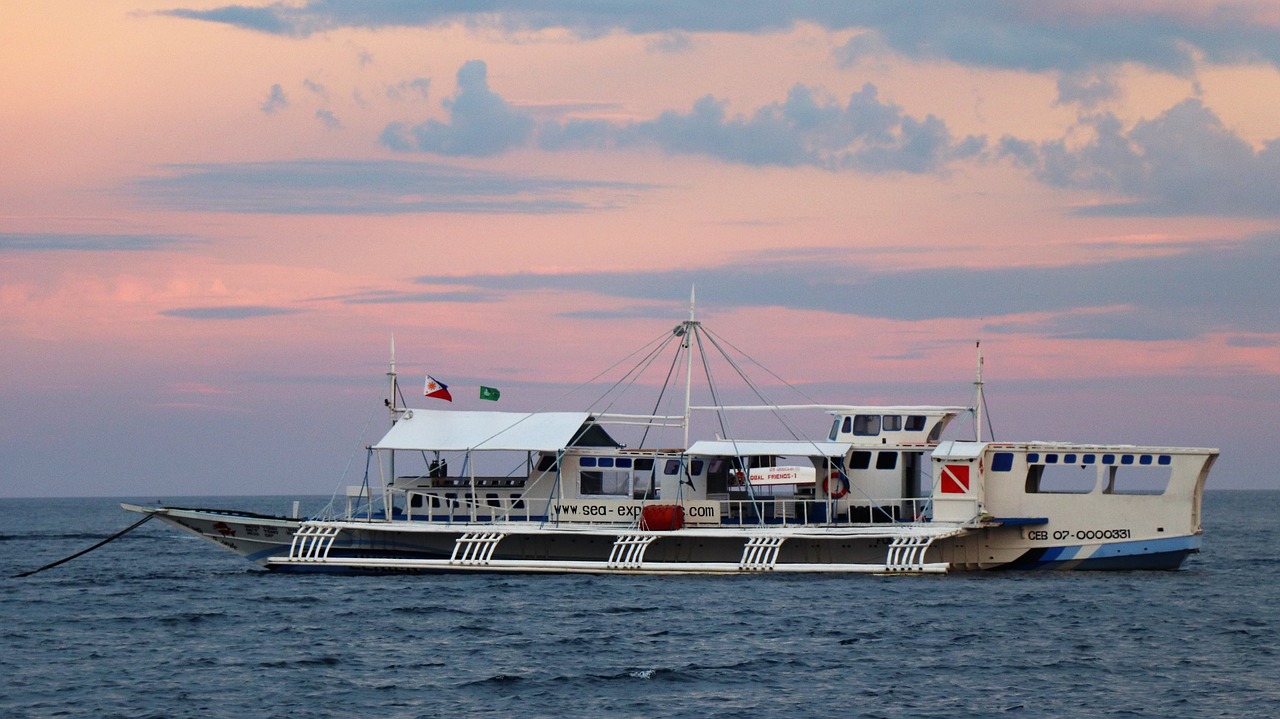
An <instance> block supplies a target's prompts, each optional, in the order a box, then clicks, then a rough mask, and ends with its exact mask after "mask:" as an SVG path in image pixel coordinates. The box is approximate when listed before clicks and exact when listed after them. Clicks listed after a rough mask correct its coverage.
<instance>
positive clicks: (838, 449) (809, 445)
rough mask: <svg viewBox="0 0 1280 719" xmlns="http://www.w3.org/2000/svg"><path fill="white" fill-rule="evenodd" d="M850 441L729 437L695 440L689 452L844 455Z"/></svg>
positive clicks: (793, 455)
mask: <svg viewBox="0 0 1280 719" xmlns="http://www.w3.org/2000/svg"><path fill="white" fill-rule="evenodd" d="M852 446H853V445H852V444H850V443H849V442H802V441H799V440H794V441H766V440H744V441H736V442H735V441H733V440H728V439H716V440H705V439H704V440H701V441H698V442H694V443H693V446H692V447H690V448H689V454H695V455H704V456H721V457H763V456H776V457H843V456H844V455H845V453H846V452H848V451H849V448H850V447H852Z"/></svg>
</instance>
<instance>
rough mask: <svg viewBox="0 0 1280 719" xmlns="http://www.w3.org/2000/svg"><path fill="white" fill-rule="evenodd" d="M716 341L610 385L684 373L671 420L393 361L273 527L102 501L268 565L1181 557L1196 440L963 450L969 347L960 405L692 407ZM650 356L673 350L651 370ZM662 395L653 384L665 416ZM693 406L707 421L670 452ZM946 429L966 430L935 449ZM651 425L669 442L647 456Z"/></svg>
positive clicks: (737, 564) (687, 345) (676, 567)
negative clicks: (456, 404) (452, 403)
mask: <svg viewBox="0 0 1280 719" xmlns="http://www.w3.org/2000/svg"><path fill="white" fill-rule="evenodd" d="M725 345H727V343H726V342H724V341H722V340H721V339H719V338H718V336H717V335H715V334H713V333H711V332H710V331H709V330H708V329H707V328H705V327H704V326H703V324H702V323H701V322H700V321H698V320H696V319H695V318H694V313H693V310H692V303H691V308H690V313H689V319H688V320H686V321H683V322H681V323H680V324H679V325H677V326H676V327H675V328H674V329H672V330H670V331H669V332H664V334H663V337H662V338H660V341H659V342H658V344H657V347H658V348H657V349H647V350H646V352H645V353H642V355H643V356H642V359H641V362H640V363H639V364H638V365H637V366H636V367H635V368H633V369H631V370H628V371H627V373H626V374H624V375H623V377H622V378H621V379H618V380H617V381H616V382H615V383H614V384H613V385H612V387H611V390H612V389H616V388H619V387H623V386H630V385H632V384H636V383H637V380H636V378H637V377H638V376H639V372H640V371H641V369H643V368H649V367H652V366H659V367H664V366H665V367H667V372H666V374H667V377H668V378H670V377H672V376H675V377H678V376H679V375H680V374H681V370H683V374H684V375H685V377H684V401H683V407H682V409H683V411H682V412H679V411H677V412H671V413H667V414H660V413H658V412H657V411H656V410H655V411H654V412H652V413H644V412H619V411H614V409H615V407H616V406H618V405H617V404H616V399H609V400H607V401H606V402H605V403H604V404H598V403H597V404H596V405H593V406H591V407H589V408H588V409H586V410H582V411H539V412H511V411H474V410H453V409H428V408H422V407H418V408H410V407H407V406H405V404H404V403H403V400H402V397H403V395H402V394H401V391H400V388H399V384H398V380H397V374H396V370H395V360H394V349H393V351H392V361H391V369H390V372H388V377H389V380H390V381H389V389H390V397H389V398H386V399H384V404H385V405H386V407H387V409H388V410H389V414H390V419H391V425H390V428H389V430H388V431H387V432H386V434H385V435H383V436H382V437H381V438H380V439H379V440H377V441H376V442H374V443H372V444H370V445H368V446H367V447H366V451H367V458H368V461H367V462H366V466H367V469H366V472H365V475H364V479H363V481H362V482H361V484H359V485H352V486H348V487H346V490H345V493H344V494H345V506H342V507H336V506H333V505H331V507H330V508H329V510H328V511H327V512H325V513H322V514H321V515H319V516H316V517H309V518H302V517H299V516H297V515H298V512H297V506H298V505H297V503H295V504H294V507H295V509H294V512H293V515H294V516H266V515H262V514H255V513H249V512H238V511H234V510H223V509H202V508H183V507H177V506H166V505H156V506H140V505H134V504H123V505H122V507H123V508H124V509H126V510H129V511H132V512H138V513H141V514H144V515H149V516H151V517H153V518H157V519H160V520H162V521H164V522H166V523H168V524H170V525H172V526H173V527H176V528H178V529H181V530H184V531H186V532H189V533H191V534H194V535H196V536H198V537H200V538H202V539H205V540H207V541H209V542H212V543H214V544H218V545H220V546H222V547H225V548H226V549H229V550H231V551H233V552H235V553H237V554H239V555H241V556H243V557H244V558H246V559H248V560H250V561H252V562H255V563H257V564H258V565H260V566H262V567H265V568H266V569H268V570H273V571H278V572H333V573H399V572H415V573H439V572H521V573H599V574H768V573H788V572H801V573H872V574H933V573H946V572H958V571H976V570H999V569H1098V570H1125V569H1177V568H1179V567H1180V566H1181V565H1182V564H1183V563H1184V561H1185V559H1186V558H1187V557H1188V556H1189V555H1191V554H1194V553H1196V552H1198V551H1199V550H1200V546H1201V536H1202V527H1201V499H1202V495H1203V491H1204V486H1205V482H1206V480H1207V478H1208V474H1209V471H1210V468H1211V467H1212V465H1213V463H1214V461H1215V459H1216V458H1217V456H1218V450H1216V449H1207V448H1189V447H1166V446H1158V445H1153V446H1135V445H1128V444H1080V443H1067V442H1045V441H1034V442H1009V441H995V440H993V439H984V438H983V437H982V435H983V432H982V424H983V423H982V418H983V407H984V400H983V394H982V385H983V381H982V361H981V356H980V355H979V361H978V373H977V381H976V382H975V383H974V385H975V390H976V391H975V401H974V402H973V403H972V406H950V405H937V406H933V405H929V406H922V405H861V404H850V405H842V404H822V403H804V404H791V405H776V404H771V403H768V402H759V403H754V404H745V405H744V404H730V403H727V402H722V401H719V399H720V397H721V396H722V395H723V394H724V392H723V391H722V390H721V391H719V392H717V390H716V385H715V384H714V383H711V387H712V389H711V391H710V394H709V396H710V397H711V400H712V401H711V403H710V404H704V405H695V404H694V403H693V402H692V389H691V385H692V376H693V368H694V364H695V363H694V357H695V355H698V356H700V357H701V358H702V362H701V365H702V366H703V367H706V366H708V365H707V363H706V356H707V351H708V350H707V348H708V347H714V348H715V349H717V350H719V351H720V352H721V353H722V354H724V355H725V356H726V357H729V363H730V364H731V366H735V367H736V368H738V369H741V366H742V364H744V363H743V362H741V361H738V362H735V361H734V360H733V359H732V357H730V356H729V354H728V353H727V352H726V349H725ZM669 347H674V348H675V359H673V360H672V362H671V363H670V364H669V365H667V364H664V363H658V362H657V360H656V358H657V357H658V356H659V350H661V349H664V348H669ZM393 348H394V341H393ZM707 374H708V376H709V375H710V372H709V371H708V372H707ZM744 376H745V375H744ZM748 382H749V383H750V382H751V381H750V380H748ZM751 388H752V392H753V393H755V394H756V395H760V394H761V392H760V390H759V386H758V384H751ZM677 389H678V388H677ZM678 394H679V393H678V392H676V391H675V390H673V389H672V388H671V387H670V386H669V385H666V384H664V386H663V389H662V391H661V392H660V395H662V396H665V397H666V399H667V400H668V403H669V404H668V406H670V402H671V400H672V397H674V396H678ZM660 406H661V405H660V404H655V407H660ZM805 412H808V413H818V415H819V416H822V415H825V416H826V419H825V421H824V422H823V424H822V426H823V429H824V430H825V432H823V433H821V434H819V435H818V436H817V437H816V438H811V437H810V436H809V435H810V433H806V432H804V431H802V430H801V428H798V427H796V426H795V422H794V421H793V420H792V419H789V417H790V416H791V414H794V413H805ZM699 413H707V414H708V415H710V416H713V417H714V418H715V419H714V420H713V421H712V423H711V425H712V427H714V430H715V431H713V432H710V433H709V434H710V436H709V437H707V438H703V439H696V440H695V441H690V437H689V434H690V428H691V426H693V424H694V422H693V421H692V417H694V416H695V415H696V414H699ZM761 415H772V416H774V417H779V418H781V420H782V423H783V425H784V426H785V427H786V435H785V437H784V438H778V435H771V436H772V438H765V439H749V438H746V437H747V436H750V435H745V436H744V438H734V437H733V435H732V434H730V433H729V432H728V431H727V428H728V427H729V425H730V422H728V421H726V419H725V418H726V417H734V418H742V417H745V418H747V421H745V422H744V421H739V420H737V419H735V421H734V422H733V423H732V424H734V425H735V426H740V425H742V424H746V425H748V426H751V427H754V426H755V425H756V424H757V423H755V422H753V421H751V418H753V417H758V416H761ZM961 418H963V419H966V420H968V419H972V420H973V426H974V431H973V437H972V438H970V439H957V438H947V437H946V436H945V435H946V433H947V431H948V428H949V427H952V426H953V425H956V426H958V425H959V424H961V423H959V422H956V420H958V419H961ZM815 429H816V426H814V427H810V430H815ZM660 431H661V432H665V433H666V434H667V435H670V434H671V433H673V432H674V433H675V434H676V436H677V439H676V440H672V441H670V442H667V443H666V444H665V445H664V444H655V443H654V442H652V441H651V436H656V435H657V434H659V432H660ZM820 431H821V430H820ZM621 432H631V433H632V434H636V433H638V434H639V436H640V439H639V441H633V442H631V443H628V442H623V441H620V439H619V436H620V433H621Z"/></svg>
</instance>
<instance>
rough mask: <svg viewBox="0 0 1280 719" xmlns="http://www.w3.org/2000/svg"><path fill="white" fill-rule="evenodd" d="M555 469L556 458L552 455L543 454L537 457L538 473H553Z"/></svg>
mask: <svg viewBox="0 0 1280 719" xmlns="http://www.w3.org/2000/svg"><path fill="white" fill-rule="evenodd" d="M555 469H556V456H555V455H554V454H544V455H542V456H541V457H538V471H539V472H554V471H555Z"/></svg>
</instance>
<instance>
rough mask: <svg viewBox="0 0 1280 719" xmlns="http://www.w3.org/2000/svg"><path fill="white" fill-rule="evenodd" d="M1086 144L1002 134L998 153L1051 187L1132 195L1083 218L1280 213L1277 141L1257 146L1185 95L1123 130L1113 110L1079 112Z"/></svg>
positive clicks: (1090, 209)
mask: <svg viewBox="0 0 1280 719" xmlns="http://www.w3.org/2000/svg"><path fill="white" fill-rule="evenodd" d="M1081 125H1082V127H1083V128H1085V129H1087V130H1089V131H1090V132H1091V134H1092V135H1093V137H1092V139H1090V140H1089V141H1088V142H1087V143H1085V144H1083V145H1080V146H1069V145H1068V143H1067V142H1066V141H1065V140H1053V141H1048V142H1041V143H1034V142H1029V141H1024V140H1020V139H1017V138H1012V137H1006V138H1002V139H1001V141H1000V143H999V144H1000V151H1001V152H1002V153H1003V154H1004V155H1005V156H1007V157H1009V158H1011V159H1013V161H1014V162H1015V163H1016V164H1019V165H1021V166H1023V167H1026V168H1028V169H1030V170H1031V171H1032V172H1033V174H1034V175H1035V177H1036V178H1037V179H1039V180H1040V181H1042V182H1044V183H1046V184H1049V185H1052V186H1055V187H1068V188H1075V189H1084V190H1098V191H1102V192H1106V193H1109V194H1118V195H1121V196H1125V197H1129V198H1132V199H1131V200H1129V201H1126V202H1121V203H1110V204H1102V205H1096V206H1092V207H1088V208H1083V209H1081V210H1079V211H1078V212H1079V214H1087V215H1211V216H1212V215H1220V216H1229V215H1234V216H1258V217H1275V216H1277V215H1280V140H1271V141H1270V142H1268V143H1267V144H1266V145H1265V146H1263V147H1262V149H1260V150H1254V149H1253V147H1252V146H1250V145H1249V143H1247V142H1245V141H1244V140H1243V139H1242V138H1240V137H1239V136H1238V135H1236V134H1235V133H1233V132H1232V131H1231V130H1229V129H1228V128H1226V127H1225V126H1224V125H1223V123H1222V121H1221V120H1220V119H1219V118H1218V116H1217V115H1216V114H1214V112H1213V111H1212V110H1210V109H1209V108H1207V107H1205V106H1204V104H1203V103H1201V102H1200V100H1197V99H1189V100H1185V101H1183V102H1181V103H1179V104H1178V105H1175V106H1174V107H1172V108H1170V109H1169V110H1168V111H1166V112H1164V113H1163V114H1161V115H1160V116H1159V117H1157V118H1155V119H1153V120H1143V121H1141V122H1138V123H1137V124H1135V125H1134V126H1133V127H1132V128H1130V129H1128V130H1126V129H1125V128H1124V127H1123V126H1122V123H1121V122H1120V121H1119V119H1117V118H1116V117H1115V116H1114V115H1111V114H1109V113H1103V114H1098V115H1093V116H1090V117H1086V118H1084V119H1083V120H1082V121H1081Z"/></svg>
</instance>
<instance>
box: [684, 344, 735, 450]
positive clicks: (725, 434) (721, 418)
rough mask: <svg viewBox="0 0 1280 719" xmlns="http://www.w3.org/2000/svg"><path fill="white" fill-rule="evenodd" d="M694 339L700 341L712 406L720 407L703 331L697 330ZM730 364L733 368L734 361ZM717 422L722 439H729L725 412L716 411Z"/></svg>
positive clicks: (700, 353)
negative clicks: (704, 343) (703, 340)
mask: <svg viewBox="0 0 1280 719" xmlns="http://www.w3.org/2000/svg"><path fill="white" fill-rule="evenodd" d="M699 329H701V328H699ZM694 339H696V340H697V341H698V356H699V357H701V358H702V373H703V374H704V375H705V376H706V378H707V389H708V391H710V393H711V404H712V405H714V406H716V407H719V406H720V393H719V391H718V390H717V389H716V381H715V379H714V378H713V377H712V376H711V364H710V359H709V358H708V357H707V349H706V347H704V346H703V345H702V332H701V331H697V330H695V331H694ZM707 339H708V341H710V340H711V338H710V337H708V338H707ZM713 346H714V343H713ZM717 349H719V348H718V347H717ZM690 351H691V352H692V351H693V350H690ZM721 354H724V352H723V351H722V352H721ZM725 359H729V358H728V357H726V358H725ZM729 364H730V366H732V365H733V361H732V360H730V361H729ZM716 421H717V422H719V423H720V436H722V437H726V438H727V437H729V428H728V427H726V426H725V421H724V412H722V411H718V410H717V411H716Z"/></svg>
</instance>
